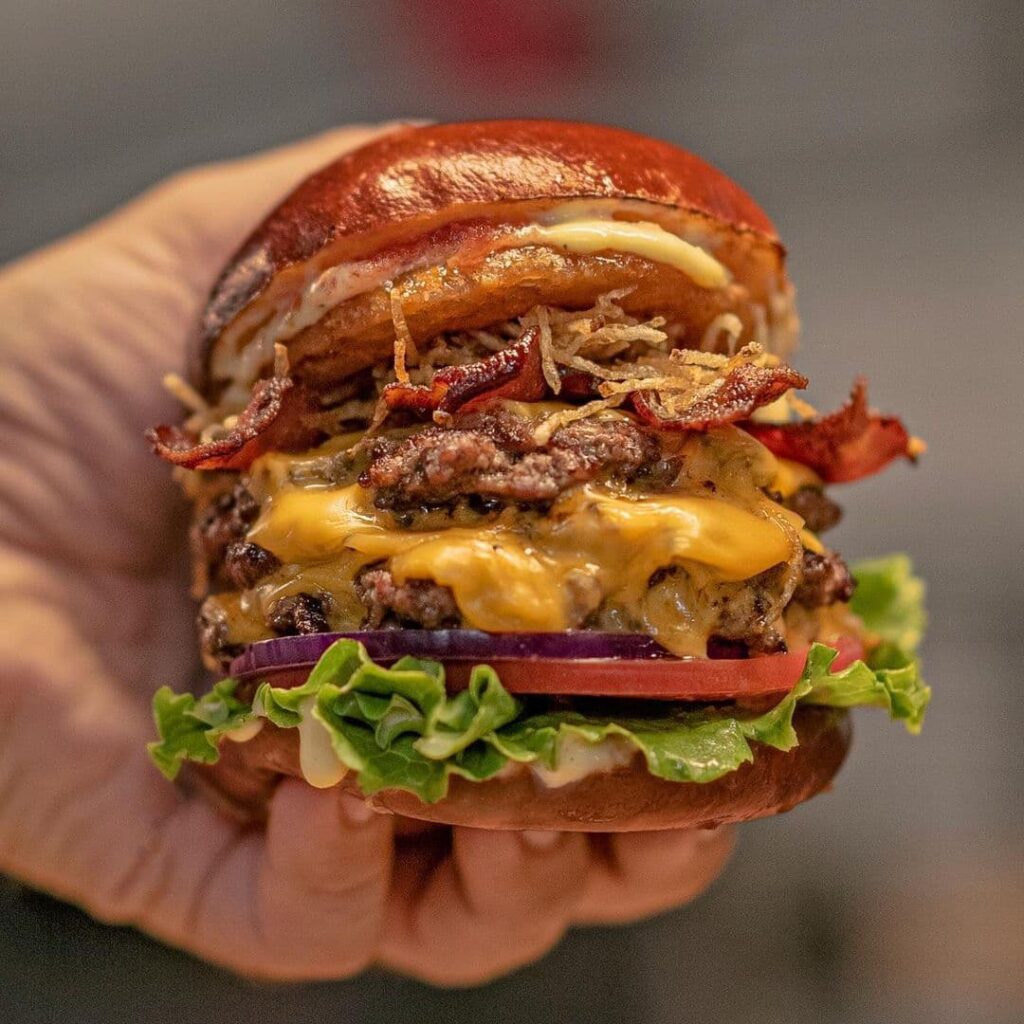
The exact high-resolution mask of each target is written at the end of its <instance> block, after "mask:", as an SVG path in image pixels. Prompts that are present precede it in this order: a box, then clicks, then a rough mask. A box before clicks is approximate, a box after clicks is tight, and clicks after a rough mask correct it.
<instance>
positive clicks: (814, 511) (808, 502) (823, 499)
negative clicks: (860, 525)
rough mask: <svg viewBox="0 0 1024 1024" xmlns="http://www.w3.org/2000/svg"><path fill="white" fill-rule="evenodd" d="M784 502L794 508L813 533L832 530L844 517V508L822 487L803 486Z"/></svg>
mask: <svg viewBox="0 0 1024 1024" xmlns="http://www.w3.org/2000/svg"><path fill="white" fill-rule="evenodd" d="M782 504H784V505H785V506H786V508H788V509H792V510H793V511H794V512H795V513H796V514H797V515H798V516H799V517H800V518H801V519H802V520H803V521H804V525H805V526H806V527H807V529H808V530H810V531H811V533H824V532H825V531H826V530H831V529H832V527H833V526H835V525H837V524H838V522H839V520H840V519H842V518H843V510H842V509H841V508H840V507H839V506H838V505H837V504H836V503H835V502H834V501H833V500H832V499H831V498H830V497H829V496H828V495H827V494H826V493H825V492H824V491H823V490H822V489H821V488H820V487H801V488H800V490H798V491H795V492H794V493H793V494H791V495H790V496H789V497H788V498H786V499H784V500H783V502H782Z"/></svg>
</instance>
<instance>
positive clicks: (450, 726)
mask: <svg viewBox="0 0 1024 1024" xmlns="http://www.w3.org/2000/svg"><path fill="white" fill-rule="evenodd" d="M797 332H798V319H797V314H796V308H795V305H794V293H793V288H792V286H791V284H790V282H789V280H788V279H787V276H786V270H785V250H784V249H783V246H782V244H781V242H780V241H779V238H778V236H777V234H776V231H775V228H774V227H773V225H772V222H771V221H770V220H769V219H768V217H767V216H766V215H765V213H764V212H763V211H762V210H761V209H760V208H759V207H758V206H757V204H756V203H755V202H754V201H753V200H752V199H751V198H750V197H749V196H748V195H747V194H746V193H745V192H744V191H743V190H741V189H740V188H739V187H738V186H737V185H735V184H734V183H733V182H732V181H730V180H729V179H728V178H727V177H726V176H725V175H724V174H722V173H721V172H720V171H718V170H716V169H715V168H714V167H712V166H710V165H709V164H707V163H705V162H704V161H703V160H701V159H699V158H698V157H696V156H694V155H693V154H691V153H688V152H686V151H685V150H682V149H678V148H676V147H675V146H672V145H669V144H667V143H664V142H659V141H655V140H653V139H650V138H646V137H644V136H641V135H636V134H632V133H630V132H627V131H622V130H619V129H615V128H608V127H598V126H593V125H586V124H570V123H559V122H552V121H490V122H476V123H462V124H442V125H432V126H426V127H410V128H403V129H400V130H397V131H395V132H393V133H391V134H389V135H387V136H385V137H382V138H379V139H377V140H376V141H374V142H371V143H370V144H369V145H366V146H364V147H363V148H361V149H358V150H356V151H353V152H348V153H345V154H343V155H342V156H340V157H339V158H338V159H337V160H335V161H334V162H333V163H331V164H329V165H328V166H326V167H324V168H323V169H322V170H320V171H319V172H317V173H315V174H314V175H313V176H312V177H310V178H308V179H307V180H306V181H305V182H303V183H302V184H301V185H299V187H298V188H296V189H295V191H294V192H292V193H291V194H290V195H289V196H288V197H287V198H286V199H285V200H284V201H283V202H282V203H281V204H280V205H279V206H278V207H277V208H276V209H275V210H274V211H273V212H272V213H271V214H270V215H269V216H268V217H267V218H266V219H265V220H264V221H263V223H262V224H260V225H259V226H258V227H257V228H256V229H255V231H254V232H253V234H252V235H251V236H250V237H249V239H248V240H247V241H246V242H245V243H244V245H243V246H242V247H241V249H240V250H239V251H238V253H237V254H236V255H235V257H234V258H233V259H232V260H231V262H230V263H229V264H228V266H227V267H226V268H225V270H224V271H223V273H222V274H221V276H220V278H219V280H218V281H217V282H216V284H215V285H214V286H213V289H212V293H211V295H210V298H209V302H208V304H207V306H206V308H205V312H204V313H203V315H202V318H201V323H200V328H199V345H198V346H197V358H196V361H195V365H194V367H193V368H192V371H191V380H188V381H186V380H185V379H183V378H181V377H176V376H171V377H169V378H168V386H169V387H171V388H172V390H174V392H175V393H176V394H177V395H178V396H179V397H180V399H181V401H182V403H183V405H184V406H185V418H184V420H183V422H182V423H181V424H178V425H170V426H160V427H156V428H155V429H153V430H151V431H150V432H149V434H148V439H149V442H150V444H151V446H152V448H153V450H154V451H155V453H156V454H157V455H158V456H160V458H162V459H164V460H166V461H167V462H168V463H170V464H171V465H172V466H174V467H175V473H176V474H177V476H178V478H179V480H180V482H181V484H182V486H183V488H184V492H185V494H186V496H187V497H188V499H189V501H190V502H191V505H192V507H193V509H194V514H193V519H192V526H191V550H192V557H193V562H194V569H193V573H194V581H195V590H196V596H197V598H198V599H200V600H201V606H200V610H199V615H198V632H199V643H200V646H201V650H202V657H203V659H204V661H205V663H206V665H207V667H208V668H210V669H211V670H214V671H216V672H218V673H220V674H221V676H222V677H223V678H222V679H221V681H219V682H217V683H216V684H215V685H213V687H212V689H211V690H210V691H209V692H208V693H206V694H205V695H202V696H198V695H196V694H192V693H182V694H175V693H174V692H172V691H171V690H170V689H168V688H163V689H161V690H160V691H158V692H157V694H156V696H155V702H154V712H155V719H156V725H157V729H158V732H159V738H158V740H157V741H155V742H154V743H152V744H151V745H150V752H151V754H152V756H153V758H154V760H155V762H156V764H157V765H158V766H159V767H160V768H161V769H162V770H163V771H164V773H165V774H166V775H167V776H168V777H170V778H174V777H175V776H176V775H177V774H178V773H179V771H180V770H181V769H182V768H183V767H184V766H187V767H188V770H189V774H190V777H191V779H192V780H193V784H196V785H199V786H200V787H202V788H203V789H204V791H206V792H208V793H209V794H211V796H213V797H215V798H216V799H217V800H218V801H219V802H220V803H221V805H222V806H223V807H225V808H226V809H228V810H230V811H231V812H233V813H235V814H237V815H240V816H243V817H245V818H247V819H249V820H259V818H260V817H261V816H262V815H264V814H265V812H266V807H267V803H268V800H269V799H270V797H271V795H272V794H273V791H274V788H275V786H276V785H277V783H278V782H279V781H280V779H281V778H282V777H284V776H297V777H300V778H303V779H305V780H306V781H307V782H308V783H309V784H310V785H312V786H316V787H332V786H341V787H345V788H347V789H350V790H352V791H353V792H355V793H358V794H361V795H362V796H363V797H364V798H365V799H366V800H368V801H370V802H371V803H372V804H373V805H374V806H375V807H376V808H378V809H380V810H382V811H391V812H394V813H396V814H401V815H406V816H410V817H413V818H419V819H424V820H428V821H434V822H441V823H449V824H462V825H471V826H477V827H481V828H490V829H521V828H530V829H537V828H540V829H562V830H600V831H627V830H649V829H662V828H679V827H712V826H715V825H718V824H720V823H723V822H733V821H742V820H746V819H750V818H756V817H761V816H765V815H770V814H774V813H777V812H780V811H784V810H787V809H789V808H791V807H793V806H794V805H796V804H798V803H800V802H801V801H803V800H806V799H808V798H809V797H811V796H813V795H814V794H816V793H818V792H819V791H821V790H822V789H825V788H826V787H828V786H829V785H830V782H831V780H832V779H833V777H834V775H835V774H836V772H837V771H838V769H839V767H840V764H841V763H842V761H843V758H844V756H845V754H846V752H847V749H848V747H849V744H850V723H849V709H850V708H852V707H854V706H857V705H862V704H863V705H873V706H876V707H881V708H883V709H884V710H885V711H887V712H888V713H889V715H890V716H891V717H892V718H893V719H895V720H899V721H902V722H903V723H904V724H905V726H906V727H907V728H908V729H909V730H910V731H912V732H914V731H917V730H918V729H919V728H920V725H921V721H922V717H923V715H924V711H925V707H926V705H927V703H928V699H929V696H930V691H929V689H928V687H927V686H926V685H925V684H924V683H923V681H922V679H921V676H920V673H919V670H918V663H917V661H916V658H915V654H914V648H915V646H916V644H917V641H918V640H919V638H920V633H921V628H922V624H923V614H922V611H921V592H922V586H921V584H920V582H919V581H918V580H916V579H915V578H914V576H913V575H912V573H911V570H910V567H909V564H908V562H907V560H906V559H905V558H904V557H902V556H895V557H888V558H882V559H876V560H874V561H870V562H866V563H862V564H860V565H858V566H855V567H854V568H853V569H850V568H849V567H848V566H847V564H846V563H845V562H844V561H843V559H842V558H841V557H840V556H839V555H838V554H837V553H836V552H835V551H833V550H832V549H831V548H830V547H828V546H827V544H826V543H825V542H824V541H823V540H822V535H823V534H825V532H826V531H827V530H829V529H830V528H831V527H833V526H835V524H836V523H837V521H838V520H839V518H840V515H841V512H840V508H839V506H838V505H837V504H836V503H835V501H834V500H833V497H832V493H831V491H830V490H829V488H830V487H831V485H834V484H843V483H848V482H850V481H854V480H857V479H859V478H862V477H865V476H868V475H870V474H873V473H875V472H877V471H879V470H881V469H882V468H883V467H885V466H886V465H888V464H889V463H890V462H892V461H894V460H897V459H901V458H904V459H911V460H913V459H915V458H916V456H917V455H918V454H919V453H920V452H921V450H922V448H923V446H922V444H921V442H919V441H917V440H916V439H915V438H913V437H911V436H910V435H909V434H908V433H907V431H906V429H905V428H904V427H903V425H902V423H901V422H900V421H899V420H898V419H896V418H894V417H891V416H883V415H880V414H879V413H877V412H875V411H874V410H873V409H872V408H871V407H870V406H869V404H868V400H867V395H866V389H865V384H864V382H863V381H857V382H856V383H855V384H854V386H853V390H852V394H851V395H850V397H849V399H848V400H847V401H846V402H845V404H841V405H840V406H839V408H838V409H837V410H836V411H832V412H827V413H819V412H818V411H817V410H816V409H815V408H813V407H812V406H810V405H809V404H808V403H807V402H806V401H805V400H804V399H803V398H802V397H800V396H799V394H798V393H799V392H800V391H802V390H803V389H804V388H805V387H806V385H807V384H808V381H807V379H806V378H805V377H804V376H803V375H802V374H801V373H800V372H798V371H797V370H796V369H794V368H793V367H792V366H791V365H790V364H789V361H788V360H789V357H790V356H791V354H792V352H793V349H794V346H795V344H796V339H797Z"/></svg>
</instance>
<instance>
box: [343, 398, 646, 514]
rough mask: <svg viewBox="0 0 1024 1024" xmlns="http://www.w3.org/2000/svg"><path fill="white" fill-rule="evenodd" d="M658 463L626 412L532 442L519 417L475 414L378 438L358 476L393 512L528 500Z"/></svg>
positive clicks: (637, 472)
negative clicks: (463, 501)
mask: <svg viewBox="0 0 1024 1024" xmlns="http://www.w3.org/2000/svg"><path fill="white" fill-rule="evenodd" d="M660 461H661V452H660V448H659V446H658V443H657V441H656V440H655V438H654V437H653V436H652V435H651V434H650V433H648V432H646V431H644V430H643V429H642V428H641V427H639V426H638V425H637V424H636V423H634V422H633V421H632V420H628V419H625V418H623V419H618V418H616V419H587V420H579V421H577V422H575V423H570V424H569V425H567V426H565V427H563V428H562V429H561V430H559V431H557V432H556V433H555V434H554V435H553V436H552V438H551V440H550V441H549V442H548V443H547V444H545V445H537V444H536V443H535V442H534V441H533V438H532V435H531V432H530V426H529V424H528V423H526V422H524V421H523V420H521V419H520V418H518V417H516V416H512V415H509V414H500V413H499V414H491V415H487V414H481V413H477V414H471V415H469V416H466V417H463V418H461V419H460V420H459V421H457V423H456V425H455V426H454V427H452V428H444V427H428V428H426V429H425V430H422V431H420V432H419V433H416V434H413V435H412V436H411V437H408V438H406V439H405V440H404V441H401V442H398V443H395V442H388V441H382V442H378V444H377V445H376V446H375V447H374V448H373V449H372V451H371V455H370V464H369V466H368V467H367V469H366V471H365V473H364V474H363V476H362V478H361V482H362V483H363V485H364V486H366V487H372V488H374V490H375V492H376V494H375V499H374V500H375V504H376V505H377V506H378V507H379V508H386V509H394V510H396V511H397V510H409V509H413V508H423V507H431V506H438V505H444V504H447V503H449V502H451V501H454V500H455V499H456V498H459V497H463V496H475V497H478V498H483V499H485V500H486V499H497V500H499V501H508V502H517V503H523V504H532V503H541V502H550V501H553V500H554V499H555V498H557V497H558V495H559V494H561V493H562V492H563V491H564V490H566V489H567V488H569V487H572V486H574V485H577V484H581V483H585V482H587V481H589V480H594V479H596V478H598V477H605V478H608V477H615V478H619V479H626V480H630V479H634V478H635V477H637V476H639V475H641V474H642V473H644V472H645V471H649V470H651V469H652V468H653V467H655V466H657V465H658V464H659V462H660Z"/></svg>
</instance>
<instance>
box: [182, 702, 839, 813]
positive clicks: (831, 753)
mask: <svg viewBox="0 0 1024 1024" xmlns="http://www.w3.org/2000/svg"><path fill="white" fill-rule="evenodd" d="M793 725H794V727H795V728H796V732H797V736H798V737H799V741H800V742H799V745H798V746H796V747H794V748H793V749H792V750H790V751H787V752H783V751H781V750H776V749H775V748H774V747H766V746H762V745H760V744H754V760H753V761H752V762H750V763H748V764H744V765H743V766H742V767H740V768H738V769H737V770H736V771H733V772H730V773H729V774H728V775H724V776H722V777H721V778H720V779H716V780H715V781H714V782H702V783H696V782H668V781H666V780H665V779H659V778H657V777H655V776H653V775H651V774H650V773H649V772H648V771H647V768H646V765H645V763H644V760H643V758H642V756H641V755H639V754H637V756H636V757H635V758H634V759H633V761H632V762H631V763H630V764H629V765H627V766H624V767H619V768H616V769H614V770H612V771H606V772H598V773H595V774H592V775H588V776H586V777H584V778H583V779H580V780H579V781H578V782H572V783H569V784H568V785H564V786H558V787H551V786H546V785H544V783H543V782H541V781H540V780H539V779H538V778H537V776H536V775H535V774H534V773H533V772H532V771H530V769H529V768H527V767H520V768H513V770H511V771H509V772H507V773H502V774H501V775H500V776H497V777H495V778H493V779H489V780H488V781H486V782H470V781H469V780H467V779H464V778H461V777H459V776H452V778H451V780H450V785H449V789H448V795H447V796H446V797H445V798H444V799H443V800H439V801H438V802H437V803H434V804H425V803H423V802H422V801H421V800H420V799H419V798H418V797H416V796H415V795H414V794H412V793H407V792H405V791H404V790H396V789H391V790H382V791H380V792H378V793H375V794H374V795H373V796H372V797H368V798H367V799H368V801H369V803H370V804H371V805H372V806H373V807H375V808H376V809H378V810H380V811H382V812H391V813H394V814H399V815H403V816H404V817H408V818H418V819H420V820H422V821H432V822H437V823H439V824H446V825H468V826H471V827H473V828H487V829H551V830H556V831H563V832H565V831H569V832H644V831H654V830H657V829H666V828H713V827H715V826H717V825H724V824H726V823H728V822H738V821H750V820H751V819H753V818H765V817H768V816H769V815H772V814H779V813H781V812H783V811H788V810H789V809H790V808H792V807H795V806H796V805H797V804H799V803H802V802H803V801H804V800H809V799H810V798H811V797H812V796H814V795H815V794H816V793H820V792H821V791H822V790H823V789H825V788H826V787H827V786H828V785H829V783H830V782H831V781H832V779H833V777H834V776H835V774H836V772H838V771H839V767H840V765H842V763H843V759H844V758H845V757H846V753H847V751H848V750H849V748H850V733H851V730H850V719H849V715H848V714H847V713H846V712H845V711H837V710H834V709H830V708H815V707H801V708H797V711H796V713H795V715H794V717H793ZM286 775H292V776H296V777H299V778H301V771H300V769H299V745H298V734H297V731H296V730H294V729H278V728H277V727H276V726H274V725H272V724H271V723H270V722H267V723H265V724H264V727H263V729H262V730H261V731H260V732H259V733H258V734H257V735H256V736H255V737H253V738H252V739H251V740H249V741H247V742H245V743H232V742H230V741H227V742H224V743H222V745H221V758H220V760H219V761H218V763H217V764H215V765H208V766H201V767H194V768H193V770H192V772H191V773H190V775H189V779H190V780H191V782H192V783H193V785H194V786H195V788H198V789H200V790H202V792H203V793H204V794H205V795H207V796H208V797H210V798H211V799H212V800H214V802H216V803H217V804H218V805H219V806H220V807H221V808H222V809H223V810H224V811H226V812H227V813H229V814H231V815H232V816H233V817H235V818H239V819H241V820H244V821H246V822H254V821H260V820H264V819H265V818H266V813H267V807H268V805H269V802H270V798H271V797H272V796H273V793H274V789H275V788H276V786H277V783H278V782H279V781H280V780H281V778H283V777H284V776H286ZM339 785H340V786H341V787H342V788H345V789H349V790H351V791H352V792H355V793H359V792H360V791H359V788H358V786H357V785H356V781H355V777H354V776H353V775H351V774H349V775H348V776H346V777H345V779H343V780H342V782H341V783H339Z"/></svg>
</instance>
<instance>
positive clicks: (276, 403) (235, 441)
mask: <svg viewBox="0 0 1024 1024" xmlns="http://www.w3.org/2000/svg"><path fill="white" fill-rule="evenodd" d="M313 411H315V403H314V401H313V398H312V396H311V395H310V394H309V392H307V391H306V390H305V389H304V388H301V387H298V386H296V385H295V383H294V381H292V379H291V378H290V377H271V378H268V379H266V380H260V381H257V382H256V385H255V386H254V387H253V390H252V397H251V398H250V399H249V404H248V405H247V406H246V407H245V409H243V410H242V412H240V413H239V414H238V416H237V418H236V421H235V424H234V426H233V427H232V428H231V429H230V430H229V431H228V432H227V433H226V434H225V435H224V436H223V437H218V438H215V439H214V440H211V441H199V440H198V439H197V438H196V437H195V436H194V435H192V434H189V433H186V432H185V431H184V430H182V429H181V428H180V427H172V426H160V427H153V428H151V429H150V430H147V431H146V440H147V441H149V443H150V446H151V447H152V449H153V451H154V452H155V453H156V454H157V455H159V456H160V458H162V459H165V460H166V461H167V462H170V463H173V464H174V465H175V466H184V467H185V468H186V469H247V468H248V467H249V465H250V464H251V463H252V461H253V460H254V459H256V458H257V457H258V456H260V455H262V454H263V453H264V452H266V451H270V450H272V449H282V450H288V449H294V448H301V447H305V446H307V445H308V444H310V443H312V442H313V441H314V440H315V439H316V437H317V436H318V434H319V433H320V432H319V431H318V430H317V429H316V428H315V427H313V426H312V425H311V424H310V422H309V415H308V414H309V413H311V412H313Z"/></svg>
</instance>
